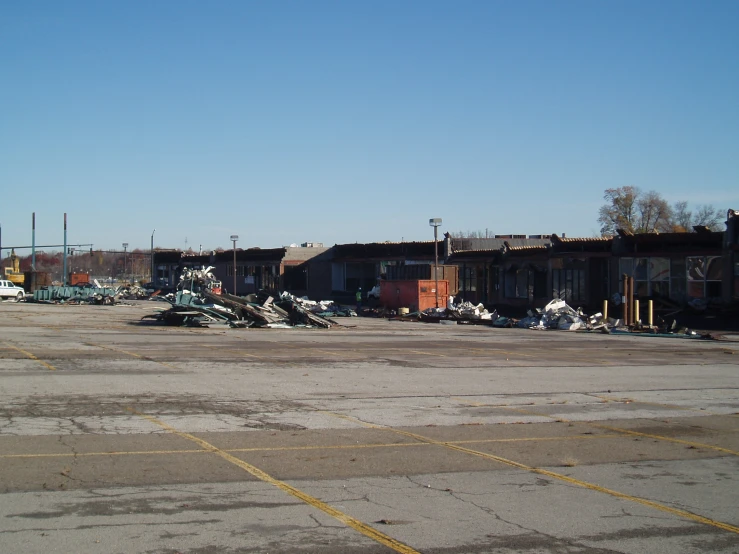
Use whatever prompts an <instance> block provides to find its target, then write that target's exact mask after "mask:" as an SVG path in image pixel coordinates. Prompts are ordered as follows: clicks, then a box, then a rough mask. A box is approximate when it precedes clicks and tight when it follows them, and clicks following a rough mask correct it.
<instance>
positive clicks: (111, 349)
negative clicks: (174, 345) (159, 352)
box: [82, 342, 178, 369]
mask: <svg viewBox="0 0 739 554" xmlns="http://www.w3.org/2000/svg"><path fill="white" fill-rule="evenodd" d="M82 344H86V345H87V346H94V347H96V348H102V349H103V350H110V351H111V352H119V353H120V354H126V355H127V356H132V357H134V358H138V359H139V360H146V361H148V362H154V363H155V364H159V365H163V366H164V367H168V368H170V369H178V368H177V367H176V366H173V365H172V364H168V363H167V362H160V361H159V360H154V359H152V358H149V357H148V356H142V355H141V354H136V353H135V352H129V351H128V350H123V349H122V348H114V347H112V346H104V345H102V344H97V343H94V342H84V343H82Z"/></svg>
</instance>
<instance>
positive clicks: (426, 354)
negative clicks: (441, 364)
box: [400, 348, 446, 358]
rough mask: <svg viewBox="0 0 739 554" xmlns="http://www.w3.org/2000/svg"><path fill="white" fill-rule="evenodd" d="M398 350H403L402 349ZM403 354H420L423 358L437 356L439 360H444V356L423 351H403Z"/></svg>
mask: <svg viewBox="0 0 739 554" xmlns="http://www.w3.org/2000/svg"><path fill="white" fill-rule="evenodd" d="M400 350H403V349H402V348H401V349H400ZM403 351H404V352H412V353H413V354H421V355H423V356H438V357H439V358H446V354H437V353H435V352H428V351H425V350H403Z"/></svg>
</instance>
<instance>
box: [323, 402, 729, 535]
mask: <svg viewBox="0 0 739 554" xmlns="http://www.w3.org/2000/svg"><path fill="white" fill-rule="evenodd" d="M325 413H331V412H325ZM333 415H336V416H337V417H340V418H342V419H348V420H353V421H355V422H357V423H360V424H362V425H364V426H366V427H369V428H372V429H385V430H386V431H390V432H393V433H397V434H399V435H403V436H406V437H411V438H414V439H416V440H418V441H421V442H425V443H427V444H433V445H435V446H441V447H444V448H450V449H452V450H457V451H458V452H464V453H465V454H471V455H473V456H477V457H480V458H485V459H488V460H493V461H496V462H499V463H501V464H505V465H507V466H510V467H515V468H517V469H522V470H524V471H528V472H530V473H536V474H538V475H545V476H547V477H551V478H552V479H557V480H559V481H564V482H566V483H570V484H572V485H577V486H578V487H582V488H585V489H589V490H593V491H597V492H601V493H604V494H608V495H610V496H613V497H615V498H620V499H622V500H628V501H630V502H635V503H637V504H641V505H643V506H648V507H650V508H654V509H655V510H660V511H662V512H666V513H668V514H672V515H675V516H678V517H682V518H684V519H689V520H692V521H696V522H698V523H703V524H705V525H710V526H712V527H717V528H719V529H723V530H724V531H730V532H731V533H736V534H739V527H737V526H736V525H731V524H729V523H724V522H722V521H716V520H714V519H711V518H707V517H704V516H701V515H698V514H694V513H692V512H688V511H687V510H680V509H678V508H671V507H670V506H665V505H664V504H660V503H658V502H654V501H652V500H647V499H646V498H640V497H638V496H632V495H630V494H625V493H622V492H618V491H615V490H612V489H608V488H606V487H601V486H600V485H595V484H593V483H588V482H587V481H581V480H580V479H575V478H574V477H569V476H567V475H563V474H561V473H556V472H554V471H549V470H546V469H541V468H537V467H532V466H529V465H526V464H522V463H520V462H516V461H514V460H509V459H508V458H503V457H501V456H496V455H494V454H488V453H487V452H480V451H478V450H472V449H470V448H465V447H463V446H458V445H456V444H453V443H450V442H444V441H437V440H435V439H432V438H430V437H424V436H423V435H418V434H416V433H411V432H410V431H403V430H401V429H395V428H393V427H383V426H381V425H375V424H373V423H366V422H364V421H362V420H359V419H356V418H353V417H351V416H347V415H344V414H333Z"/></svg>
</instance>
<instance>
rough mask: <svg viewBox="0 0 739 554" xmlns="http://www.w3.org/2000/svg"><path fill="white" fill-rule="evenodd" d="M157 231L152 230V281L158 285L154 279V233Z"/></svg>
mask: <svg viewBox="0 0 739 554" xmlns="http://www.w3.org/2000/svg"><path fill="white" fill-rule="evenodd" d="M155 232H156V229H154V231H152V232H151V282H152V283H154V286H156V282H155V281H154V233H155Z"/></svg>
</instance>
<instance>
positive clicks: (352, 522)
mask: <svg viewBox="0 0 739 554" xmlns="http://www.w3.org/2000/svg"><path fill="white" fill-rule="evenodd" d="M128 410H129V411H130V412H132V413H134V414H136V415H138V416H140V417H143V418H144V419H147V420H148V421H151V422H152V423H155V424H156V425H159V426H160V427H162V428H163V429H166V430H167V431H169V432H170V433H173V434H175V435H177V436H180V437H182V438H184V439H188V440H190V441H192V442H194V443H196V444H197V445H199V446H200V447H201V448H202V449H203V450H205V451H207V452H211V453H213V454H216V455H217V456H220V457H221V458H223V459H224V460H226V461H228V462H230V463H232V464H234V465H235V466H238V467H240V468H241V469H243V470H244V471H246V472H247V473H249V474H251V475H253V476H254V477H256V478H257V479H259V480H261V481H263V482H265V483H268V484H270V485H272V486H274V487H277V488H278V489H280V490H282V491H284V492H286V493H288V494H290V495H292V496H294V497H295V498H297V499H299V500H302V501H303V502H305V503H306V504H308V505H310V506H313V507H314V508H317V509H319V510H321V511H322V512H324V513H326V514H328V515H330V516H331V517H333V518H335V519H337V520H338V521H340V522H341V523H343V524H344V525H347V526H349V527H351V528H352V529H354V530H356V531H359V532H360V533H362V534H363V535H365V536H367V537H369V538H371V539H372V540H374V541H376V542H378V543H380V544H382V545H385V546H387V547H388V548H391V549H393V550H395V551H396V552H400V553H401V554H420V553H419V552H418V551H417V550H414V549H413V548H411V547H410V546H408V545H406V544H403V543H402V542H400V541H398V540H395V539H394V538H392V537H390V536H389V535H386V534H384V533H382V532H380V531H378V530H377V529H375V528H373V527H371V526H369V525H367V524H366V523H363V522H361V521H359V520H358V519H355V518H353V517H351V516H350V515H347V514H345V513H344V512H340V511H339V510H337V509H336V508H334V507H332V506H329V505H328V504H326V503H325V502H322V501H321V500H319V499H317V498H315V497H313V496H311V495H309V494H306V493H304V492H303V491H301V490H300V489H297V488H295V487H293V486H292V485H289V484H287V483H285V482H284V481H280V480H279V479H275V478H274V477H272V476H271V475H269V474H268V473H266V472H264V471H262V470H261V469H259V468H257V467H256V466H253V465H251V464H248V463H246V462H244V461H242V460H240V459H238V458H237V457H235V456H232V455H231V454H229V453H228V452H226V451H225V450H221V449H220V448H218V447H216V446H214V445H212V444H210V443H209V442H207V441H204V440H203V439H200V438H198V437H196V436H194V435H191V434H189V433H184V432H182V431H178V430H177V429H175V428H174V427H172V426H170V425H167V424H166V423H164V422H163V421H160V420H158V419H157V418H155V417H152V416H150V415H146V414H142V413H141V412H137V411H136V410H134V409H132V408H128Z"/></svg>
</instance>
